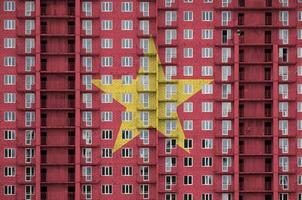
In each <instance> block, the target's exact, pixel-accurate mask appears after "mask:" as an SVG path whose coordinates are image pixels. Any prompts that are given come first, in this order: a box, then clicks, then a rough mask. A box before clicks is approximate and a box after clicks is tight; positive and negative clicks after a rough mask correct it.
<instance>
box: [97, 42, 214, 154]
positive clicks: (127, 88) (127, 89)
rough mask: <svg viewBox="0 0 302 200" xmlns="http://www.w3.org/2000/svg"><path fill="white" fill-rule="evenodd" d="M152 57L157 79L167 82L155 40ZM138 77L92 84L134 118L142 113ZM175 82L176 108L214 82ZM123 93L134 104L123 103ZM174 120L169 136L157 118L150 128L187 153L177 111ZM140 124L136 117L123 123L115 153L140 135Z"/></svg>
mask: <svg viewBox="0 0 302 200" xmlns="http://www.w3.org/2000/svg"><path fill="white" fill-rule="evenodd" d="M150 55H156V57H155V60H156V61H155V62H153V63H150V65H154V66H153V67H154V68H155V69H158V70H157V71H156V75H157V76H158V77H157V78H158V80H159V81H160V80H165V75H164V71H163V69H162V66H161V63H160V59H159V57H158V53H157V49H156V47H155V44H154V41H153V39H149V52H148V53H145V56H150ZM150 67H151V66H150ZM142 70H143V69H142V67H140V69H139V71H140V72H142ZM138 77H139V75H137V76H136V78H135V79H134V80H133V81H132V83H131V84H129V85H124V84H122V80H121V79H113V80H112V84H110V85H105V84H102V81H101V80H99V79H95V80H93V81H92V83H93V84H94V85H95V86H96V87H98V88H99V89H101V90H102V91H103V92H105V93H110V94H112V98H113V99H114V100H116V101H117V102H119V103H120V104H122V105H123V106H124V107H125V111H129V112H132V113H133V114H134V116H136V114H137V115H139V112H140V111H138V110H137V104H138V100H139V93H138V91H137V88H138V87H139V85H140V80H139V78H138ZM175 81H176V84H177V97H176V102H175V103H176V107H178V106H179V105H181V104H182V103H184V102H185V101H187V100H188V99H189V98H190V97H192V96H193V95H195V94H196V93H197V92H198V91H200V90H201V87H202V85H204V84H209V83H210V82H212V80H209V79H175ZM155 84H156V83H155ZM185 85H191V86H192V91H191V93H189V94H188V93H185V92H184V87H185ZM156 88H157V91H154V92H158V93H165V91H164V90H161V89H158V87H156ZM153 90H156V89H154V88H153ZM123 93H130V94H132V103H125V102H123V99H122V94H123ZM161 95H162V96H164V94H159V95H158V96H161ZM152 101H154V102H150V104H153V105H156V106H157V108H156V109H158V110H159V112H160V108H159V103H157V102H158V100H157V99H154V100H152ZM160 104H162V103H160ZM161 112H163V111H161ZM159 115H162V113H159ZM136 117H137V116H136ZM152 119H153V120H152ZM173 119H174V120H176V127H177V128H176V131H174V132H172V133H170V134H169V135H167V134H166V127H165V123H157V122H156V120H158V119H157V118H156V117H155V118H152V117H151V120H150V127H152V128H156V130H157V131H158V132H160V133H161V134H163V135H165V136H166V137H175V138H176V141H177V145H178V146H179V147H181V148H182V149H184V150H185V151H187V150H186V149H185V148H184V142H183V141H184V139H185V134H184V131H183V128H182V125H181V122H180V120H179V117H178V113H177V111H176V112H175V117H174V118H173ZM138 123H140V122H138V120H137V119H136V118H135V117H134V120H133V121H121V125H120V128H119V131H118V135H117V137H116V140H115V144H114V147H113V152H115V151H117V150H119V149H120V148H121V147H123V146H124V145H126V144H127V143H128V142H130V141H131V140H132V139H134V138H135V137H136V136H138V135H139V130H138V129H137V124H138ZM123 130H131V131H132V138H131V139H123V138H122V131H123Z"/></svg>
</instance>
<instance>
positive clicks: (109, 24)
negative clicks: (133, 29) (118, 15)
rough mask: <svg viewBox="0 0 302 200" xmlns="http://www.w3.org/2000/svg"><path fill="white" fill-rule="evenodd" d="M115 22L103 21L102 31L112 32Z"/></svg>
mask: <svg viewBox="0 0 302 200" xmlns="http://www.w3.org/2000/svg"><path fill="white" fill-rule="evenodd" d="M112 27H113V21H112V20H102V21H101V30H103V31H109V30H112Z"/></svg>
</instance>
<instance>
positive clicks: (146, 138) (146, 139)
mask: <svg viewBox="0 0 302 200" xmlns="http://www.w3.org/2000/svg"><path fill="white" fill-rule="evenodd" d="M140 139H141V140H142V141H143V144H149V130H141V131H140Z"/></svg>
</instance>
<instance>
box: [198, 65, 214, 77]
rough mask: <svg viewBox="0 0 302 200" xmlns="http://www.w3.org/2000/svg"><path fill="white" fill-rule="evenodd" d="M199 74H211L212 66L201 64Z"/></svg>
mask: <svg viewBox="0 0 302 200" xmlns="http://www.w3.org/2000/svg"><path fill="white" fill-rule="evenodd" d="M201 76H213V66H202V67H201Z"/></svg>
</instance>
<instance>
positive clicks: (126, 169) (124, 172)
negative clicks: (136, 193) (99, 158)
mask: <svg viewBox="0 0 302 200" xmlns="http://www.w3.org/2000/svg"><path fill="white" fill-rule="evenodd" d="M121 174H122V176H132V175H133V169H132V167H131V166H123V167H122V171H121Z"/></svg>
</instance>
